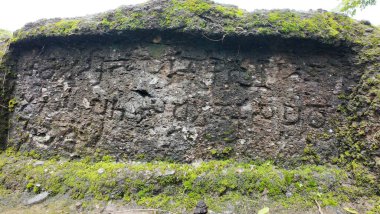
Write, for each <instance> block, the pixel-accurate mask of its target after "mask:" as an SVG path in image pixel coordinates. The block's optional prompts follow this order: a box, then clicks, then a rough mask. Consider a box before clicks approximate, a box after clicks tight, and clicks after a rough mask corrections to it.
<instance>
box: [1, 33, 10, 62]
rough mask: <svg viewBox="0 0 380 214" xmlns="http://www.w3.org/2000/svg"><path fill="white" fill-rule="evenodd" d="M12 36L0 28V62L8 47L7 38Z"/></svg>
mask: <svg viewBox="0 0 380 214" xmlns="http://www.w3.org/2000/svg"><path fill="white" fill-rule="evenodd" d="M11 37H12V33H11V32H9V31H6V30H3V29H0V62H1V59H2V58H3V56H4V54H5V50H6V49H7V48H8V44H9V41H8V40H9V39H10V38H11Z"/></svg>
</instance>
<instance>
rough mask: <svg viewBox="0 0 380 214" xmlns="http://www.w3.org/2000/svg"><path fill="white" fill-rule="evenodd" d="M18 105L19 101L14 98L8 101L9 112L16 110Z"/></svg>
mask: <svg viewBox="0 0 380 214" xmlns="http://www.w3.org/2000/svg"><path fill="white" fill-rule="evenodd" d="M16 105H17V100H16V98H12V99H10V100H9V101H8V110H9V111H10V112H13V111H14V109H15V107H16Z"/></svg>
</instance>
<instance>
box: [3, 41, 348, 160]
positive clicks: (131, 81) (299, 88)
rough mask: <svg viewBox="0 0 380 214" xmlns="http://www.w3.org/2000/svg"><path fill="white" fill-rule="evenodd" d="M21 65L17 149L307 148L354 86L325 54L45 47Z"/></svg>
mask: <svg viewBox="0 0 380 214" xmlns="http://www.w3.org/2000/svg"><path fill="white" fill-rule="evenodd" d="M157 49H159V53H160V56H157V54H156V52H157ZM153 50H154V51H153ZM17 72H18V81H17V85H16V90H15V94H14V96H15V97H16V98H17V100H18V101H19V103H20V105H18V106H17V108H16V110H15V112H14V116H13V117H12V120H13V123H12V124H14V125H13V126H12V131H11V132H12V133H13V134H12V135H13V136H16V137H15V138H16V139H14V140H13V141H12V142H10V143H13V144H14V146H16V147H18V148H20V149H22V150H31V149H38V150H46V151H50V152H51V151H56V152H59V153H61V154H62V153H63V154H67V155H71V156H73V155H82V154H91V153H93V151H95V149H98V150H99V151H104V152H105V153H110V154H112V155H115V156H118V157H119V156H120V157H123V158H131V159H135V158H137V157H144V159H150V160H151V159H170V160H178V161H192V160H195V159H199V158H202V159H205V158H206V159H207V158H213V157H212V152H210V151H211V150H215V149H216V150H218V151H219V150H223V148H229V149H228V151H231V152H230V153H229V154H228V155H230V156H231V157H233V156H244V157H248V158H253V159H257V158H276V157H294V156H297V155H300V153H302V151H303V148H304V147H305V144H306V137H307V134H308V133H309V132H321V133H323V132H326V131H330V132H331V124H330V121H329V120H330V119H332V118H334V115H335V114H336V109H337V106H338V105H339V103H340V100H339V99H338V94H340V93H344V91H345V90H347V89H348V88H350V87H352V84H353V83H352V77H351V76H350V75H349V73H350V72H348V71H347V63H346V62H344V61H342V60H339V59H335V58H334V57H333V56H332V54H329V53H325V52H322V53H321V52H318V53H313V52H311V53H310V52H309V51H304V52H303V51H300V52H299V53H291V52H287V51H286V50H276V49H274V50H271V51H261V50H258V51H255V50H249V51H248V50H244V51H241V52H239V55H237V54H236V50H228V49H225V50H221V49H220V48H219V47H216V46H213V45H205V46H203V47H200V48H195V47H189V46H186V45H163V44H149V43H140V44H127V43H126V44H113V45H103V46H102V45H100V44H98V45H95V44H94V45H91V46H85V47H74V46H73V47H61V46H49V47H45V48H44V50H43V51H42V52H41V50H39V49H35V50H31V51H29V52H25V53H23V55H22V56H21V58H20V61H19V62H18V64H17ZM20 133H21V134H20ZM18 136H20V137H18Z"/></svg>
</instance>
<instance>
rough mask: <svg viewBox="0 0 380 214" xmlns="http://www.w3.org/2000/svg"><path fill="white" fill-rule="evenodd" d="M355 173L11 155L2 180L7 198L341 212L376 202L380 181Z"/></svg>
mask: <svg viewBox="0 0 380 214" xmlns="http://www.w3.org/2000/svg"><path fill="white" fill-rule="evenodd" d="M352 167H353V168H352V169H351V171H352V173H350V172H347V171H346V170H345V169H341V168H338V167H336V166H331V165H329V166H328V165H325V166H317V165H304V166H302V167H298V168H295V169H284V168H281V167H277V166H275V165H274V164H272V163H271V162H265V163H262V164H257V163H238V162H235V161H233V160H225V161H210V162H196V163H193V164H178V163H167V162H150V163H144V162H123V163H118V162H115V161H113V160H112V158H111V157H109V156H105V157H103V158H102V159H101V160H91V158H84V159H82V160H71V161H70V160H59V159H51V160H46V161H44V162H41V161H38V160H36V159H32V158H30V157H27V156H25V154H24V155H21V154H17V153H15V152H13V151H12V150H8V152H7V153H3V154H1V155H0V181H1V187H2V188H1V189H2V194H3V196H4V194H6V192H7V191H9V190H11V191H14V190H26V191H32V192H35V193H39V192H41V191H49V192H50V193H51V194H52V195H57V194H59V195H61V194H68V195H70V197H71V198H73V199H77V200H81V199H84V198H87V199H88V198H92V199H97V200H103V201H108V200H123V201H125V203H127V204H128V203H135V204H138V205H140V206H142V207H153V208H160V209H164V210H170V211H173V212H179V211H180V210H187V211H190V210H191V209H193V208H194V207H195V205H196V203H197V202H198V201H199V200H201V199H205V200H206V203H207V204H208V205H209V206H210V209H212V210H214V211H220V210H221V209H223V208H224V207H225V206H227V204H233V205H234V206H237V205H238V204H239V202H241V201H245V202H247V201H252V202H251V203H250V204H249V203H247V206H250V207H251V208H257V207H259V204H257V203H255V201H256V202H257V201H260V200H261V199H262V198H263V197H264V198H267V199H270V204H271V206H273V208H274V207H277V208H279V207H281V209H287V208H289V207H292V206H297V207H300V206H302V207H304V208H310V207H313V206H315V200H317V201H319V202H320V204H322V206H329V205H332V206H337V205H339V204H341V203H344V202H349V201H355V200H357V199H358V198H362V197H367V198H369V199H370V198H372V200H375V199H376V198H377V196H376V189H377V188H378V187H377V185H378V184H377V183H376V182H375V178H374V176H373V175H372V174H371V173H370V172H369V171H367V170H366V168H364V167H362V166H361V165H360V164H355V165H352ZM377 199H378V198H377ZM369 201H370V200H369ZM227 202H228V203H227ZM237 207H238V206H237ZM372 208H373V207H368V210H367V211H370V210H371V209H372ZM373 209H374V208H373Z"/></svg>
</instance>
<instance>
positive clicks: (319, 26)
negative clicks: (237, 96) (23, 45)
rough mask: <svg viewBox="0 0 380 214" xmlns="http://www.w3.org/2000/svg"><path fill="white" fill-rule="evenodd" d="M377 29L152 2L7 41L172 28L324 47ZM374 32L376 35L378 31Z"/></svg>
mask: <svg viewBox="0 0 380 214" xmlns="http://www.w3.org/2000/svg"><path fill="white" fill-rule="evenodd" d="M368 28H374V29H375V31H376V32H377V33H379V32H380V31H379V29H377V28H376V27H373V26H370V25H368V23H361V22H358V21H356V20H353V19H351V18H349V17H347V16H345V15H342V14H337V13H332V12H327V11H322V10H318V11H311V12H307V13H305V12H297V11H293V10H271V11H266V10H261V11H256V12H252V13H250V12H247V11H245V10H242V9H239V8H236V7H232V6H226V5H220V4H216V3H214V2H212V1H209V0H153V1H149V2H147V3H145V4H140V5H136V6H122V7H119V8H117V9H116V10H113V11H108V12H105V13H100V14H96V15H92V16H86V17H80V18H69V19H45V20H40V21H37V22H35V23H30V24H27V25H25V26H24V27H23V28H22V29H20V30H18V31H16V32H15V33H14V37H13V39H12V43H18V42H20V41H24V40H28V41H30V40H33V39H37V38H41V37H66V36H72V35H76V36H78V35H79V36H80V35H103V34H115V35H118V34H120V33H122V32H125V31H135V30H161V31H163V30H165V31H167V30H172V31H175V32H185V33H193V34H194V33H195V34H204V35H209V36H221V37H224V36H228V35H233V36H242V37H243V36H280V37H284V38H305V39H315V40H319V41H321V42H322V43H326V44H338V45H340V44H341V43H342V42H344V43H347V44H360V43H361V41H362V40H363V39H362V38H363V37H364V36H366V29H368ZM379 34H380V33H379Z"/></svg>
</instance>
